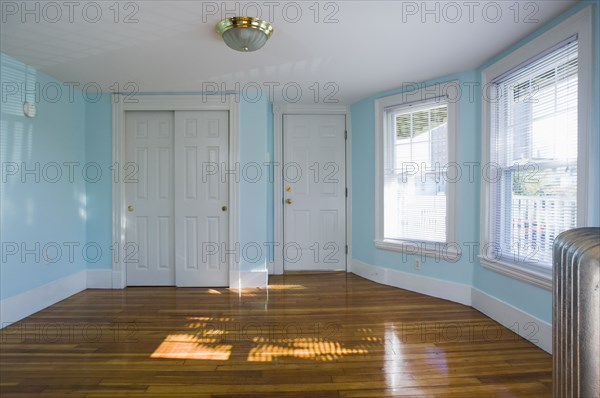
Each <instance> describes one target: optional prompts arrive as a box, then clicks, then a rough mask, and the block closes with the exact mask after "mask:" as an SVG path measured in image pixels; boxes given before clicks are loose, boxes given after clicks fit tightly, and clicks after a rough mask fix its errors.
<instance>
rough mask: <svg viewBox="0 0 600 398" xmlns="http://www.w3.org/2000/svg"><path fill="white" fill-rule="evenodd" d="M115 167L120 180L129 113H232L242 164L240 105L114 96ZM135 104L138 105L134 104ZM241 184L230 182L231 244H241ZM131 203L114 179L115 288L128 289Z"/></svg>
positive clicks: (228, 99)
mask: <svg viewBox="0 0 600 398" xmlns="http://www.w3.org/2000/svg"><path fill="white" fill-rule="evenodd" d="M112 100H113V101H112V103H113V106H112V162H113V163H112V166H113V167H119V170H120V173H119V174H118V175H119V177H122V174H123V170H122V169H123V165H124V164H125V163H126V151H125V148H126V147H125V112H128V111H204V110H219V111H220V110H223V111H229V162H230V164H236V163H237V162H239V158H240V157H239V138H240V135H239V132H240V117H239V104H238V103H237V102H236V101H235V99H234V98H232V96H229V95H228V96H225V97H222V96H207V95H136V96H135V98H134V99H131V98H128V97H127V96H126V95H121V94H113V96H112ZM133 101H135V102H133ZM239 200H240V195H239V183H238V182H236V179H235V178H231V179H230V181H229V209H228V212H229V233H228V240H229V242H238V241H239ZM126 214H127V204H126V197H125V184H124V182H123V179H122V178H117V179H116V181H115V179H113V184H112V245H113V247H114V248H118V249H119V250H114V251H113V258H112V288H113V289H122V288H124V287H125V286H126V283H127V282H126V266H125V265H126V264H125V255H124V250H123V248H124V247H125V245H126V244H127V242H126V235H125V222H126ZM229 257H230V262H229V275H230V278H229V285H230V286H232V285H233V282H232V279H231V278H232V275H234V274H236V272H237V271H238V270H239V264H237V263H236V262H235V256H229ZM234 271H235V272H234Z"/></svg>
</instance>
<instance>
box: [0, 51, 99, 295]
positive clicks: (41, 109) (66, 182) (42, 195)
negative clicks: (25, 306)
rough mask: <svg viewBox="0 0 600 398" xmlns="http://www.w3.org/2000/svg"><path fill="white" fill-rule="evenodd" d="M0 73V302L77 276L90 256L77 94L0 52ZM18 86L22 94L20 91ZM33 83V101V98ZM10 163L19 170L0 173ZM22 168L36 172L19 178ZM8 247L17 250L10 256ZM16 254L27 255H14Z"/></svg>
mask: <svg viewBox="0 0 600 398" xmlns="http://www.w3.org/2000/svg"><path fill="white" fill-rule="evenodd" d="M0 68H1V69H0V78H1V85H0V87H1V90H2V91H1V95H2V98H1V99H0V101H1V102H0V105H1V107H2V109H1V113H0V158H1V159H0V162H1V164H2V180H1V181H0V189H1V199H0V200H1V206H0V208H1V210H0V212H1V215H0V241H1V244H2V246H1V251H2V253H1V256H0V257H1V258H0V260H1V263H0V298H2V299H4V298H7V297H11V296H14V295H16V294H18V293H21V292H24V291H27V290H30V289H32V288H35V287H38V286H41V285H44V284H46V283H49V282H51V281H54V280H56V279H60V278H61V277H64V276H67V275H70V274H73V273H75V272H77V271H80V270H83V269H85V263H86V257H87V258H94V257H96V254H95V253H93V252H92V251H90V252H89V253H88V254H87V255H84V254H83V253H82V248H83V247H84V245H85V244H86V217H87V206H86V192H85V191H86V182H85V179H84V177H83V175H82V170H83V166H84V164H85V151H84V147H85V127H86V126H85V101H84V100H83V97H82V94H81V92H80V91H79V90H76V89H75V90H74V91H73V95H72V96H71V95H70V93H69V89H68V87H67V86H65V85H63V83H62V82H59V81H57V80H55V79H53V78H52V77H49V76H47V75H44V74H43V73H39V72H37V71H36V70H34V69H33V68H31V67H27V66H26V65H24V64H23V63H21V62H19V61H17V60H15V59H14V58H11V57H10V56H7V55H5V54H0ZM25 80H27V88H25V86H22V85H21V84H22V83H24V82H25ZM36 83H37V84H38V86H37V90H36V91H37V93H38V95H39V100H38V101H36V95H35V94H34V92H33V89H34V87H36V86H35V84H36ZM15 87H17V92H16V93H14V94H12V91H13V89H14V88H15ZM25 92H27V93H28V94H27V98H28V100H29V101H31V102H33V101H36V102H37V116H36V117H35V118H33V119H31V118H27V117H25V116H24V115H23V101H24V98H23V97H22V94H24V93H25ZM70 162H73V163H72V164H71V165H70V166H69V165H65V163H68V164H70ZM11 165H12V166H15V165H16V167H18V168H19V172H17V174H16V175H8V174H7V173H9V172H10V167H11ZM24 167H25V168H27V169H33V170H35V168H36V167H37V171H35V172H34V173H33V174H28V175H22V173H21V172H20V171H22V170H23V168H24ZM71 167H72V170H73V171H74V173H73V175H72V178H71V177H70V176H69V170H70V168H71ZM57 172H60V174H58V173H57ZM90 172H91V170H90ZM88 177H91V178H93V176H92V175H91V174H90V175H89V176H88ZM36 178H39V182H36ZM22 179H23V180H22ZM5 181H6V182H5ZM15 244H16V245H17V246H18V251H19V252H18V253H17V254H14V255H11V254H10V252H11V250H13V249H14V246H13V245H15ZM22 245H23V246H22ZM36 245H37V246H36ZM69 247H72V248H73V250H72V253H71V250H70V249H69ZM24 248H25V249H30V250H32V251H33V253H32V254H27V255H25V256H22V253H23V251H22V249H24ZM58 248H59V249H58ZM59 250H60V251H59ZM70 254H72V256H71V255H70ZM38 256H39V258H36V257H38ZM44 257H46V259H44ZM46 260H51V261H46ZM52 261H55V262H52Z"/></svg>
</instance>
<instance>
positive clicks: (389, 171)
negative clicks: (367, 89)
mask: <svg viewBox="0 0 600 398" xmlns="http://www.w3.org/2000/svg"><path fill="white" fill-rule="evenodd" d="M384 115H385V120H386V123H388V128H387V129H386V131H387V132H388V134H387V137H385V141H384V153H385V155H384V175H383V183H384V189H383V191H384V192H383V193H384V201H383V207H384V217H383V224H384V231H383V234H384V239H388V240H389V239H391V240H402V241H420V242H446V237H447V236H446V208H447V205H446V179H445V175H444V173H445V170H446V166H447V164H448V105H447V104H446V103H444V102H443V101H439V100H438V101H436V102H433V103H427V104H417V105H407V106H400V107H395V108H390V109H387V110H386V111H385V114H384Z"/></svg>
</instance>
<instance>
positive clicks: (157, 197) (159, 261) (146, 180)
mask: <svg viewBox="0 0 600 398" xmlns="http://www.w3.org/2000/svg"><path fill="white" fill-rule="evenodd" d="M125 123H126V128H125V135H126V138H125V139H126V153H127V163H126V164H124V165H122V167H121V168H120V170H121V171H122V172H124V173H123V175H122V176H121V178H123V181H124V183H125V191H126V198H127V212H126V214H127V219H126V245H125V247H124V252H125V253H124V255H125V262H126V263H127V285H130V286H131V285H138V286H139V285H141V286H143V285H158V286H160V285H173V284H174V283H175V267H174V265H175V262H174V251H173V242H174V240H173V112H127V113H126V119H125Z"/></svg>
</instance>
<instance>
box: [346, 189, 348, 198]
mask: <svg viewBox="0 0 600 398" xmlns="http://www.w3.org/2000/svg"><path fill="white" fill-rule="evenodd" d="M346 197H348V187H346Z"/></svg>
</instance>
